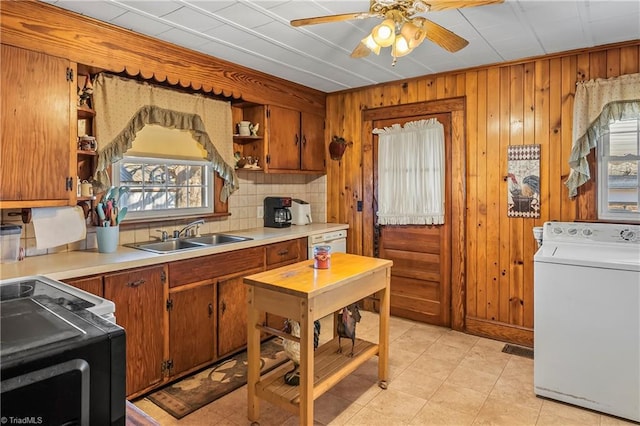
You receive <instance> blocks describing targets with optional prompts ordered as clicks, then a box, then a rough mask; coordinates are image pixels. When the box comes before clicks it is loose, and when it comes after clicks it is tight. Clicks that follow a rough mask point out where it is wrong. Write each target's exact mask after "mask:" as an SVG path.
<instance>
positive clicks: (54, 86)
mask: <svg viewBox="0 0 640 426" xmlns="http://www.w3.org/2000/svg"><path fill="white" fill-rule="evenodd" d="M1 49H2V50H1V58H0V64H1V72H0V87H2V96H1V99H2V100H1V105H2V106H1V110H2V114H1V115H0V116H1V120H2V121H1V125H0V128H2V143H1V144H0V158H2V167H1V168H0V182H2V185H1V186H0V208H7V207H9V208H10V207H37V206H64V205H71V204H73V201H75V193H76V192H75V188H76V187H75V182H76V179H75V172H74V171H73V168H74V167H75V159H74V155H75V145H74V143H73V141H72V136H71V132H70V129H71V124H72V123H73V122H75V119H76V118H75V82H72V81H67V70H68V69H70V68H71V64H70V62H69V61H68V60H65V59H60V58H56V57H52V56H48V55H45V54H42V53H37V52H32V51H29V50H24V49H19V48H16V47H12V46H7V45H4V44H3V45H2V47H1ZM72 96H73V97H72ZM72 99H73V100H74V101H72ZM72 112H73V115H72ZM74 133H75V131H74ZM72 147H73V151H72ZM72 177H73V181H72V182H71V187H68V186H67V179H68V178H72Z"/></svg>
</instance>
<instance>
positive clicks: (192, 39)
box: [159, 28, 212, 50]
mask: <svg viewBox="0 0 640 426" xmlns="http://www.w3.org/2000/svg"><path fill="white" fill-rule="evenodd" d="M159 36H161V37H162V39H163V40H166V41H168V42H170V43H173V44H176V45H178V46H185V47H188V48H190V49H194V50H195V49H196V48H197V47H199V46H202V45H203V44H205V43H212V41H211V40H209V39H207V38H205V37H201V36H198V35H196V34H193V33H190V32H187V31H184V30H181V29H179V28H172V29H170V30H168V31H165V32H163V33H161V34H159Z"/></svg>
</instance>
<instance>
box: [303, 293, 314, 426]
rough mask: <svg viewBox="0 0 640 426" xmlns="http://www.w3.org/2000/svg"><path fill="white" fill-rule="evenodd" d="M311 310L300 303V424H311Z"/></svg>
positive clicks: (305, 425)
mask: <svg viewBox="0 0 640 426" xmlns="http://www.w3.org/2000/svg"><path fill="white" fill-rule="evenodd" d="M313 320H314V318H313V312H312V309H311V307H310V306H309V305H308V304H307V302H306V301H303V302H302V303H301V305H300V424H301V425H303V426H310V425H313V373H314V372H313V367H314V366H313Z"/></svg>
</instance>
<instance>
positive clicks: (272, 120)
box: [233, 105, 326, 174]
mask: <svg viewBox="0 0 640 426" xmlns="http://www.w3.org/2000/svg"><path fill="white" fill-rule="evenodd" d="M233 121H234V137H233V140H234V151H235V152H236V153H237V154H238V155H237V156H239V157H240V158H241V161H240V162H239V164H238V166H239V167H240V168H244V169H246V170H260V171H264V172H266V173H316V174H322V173H325V170H326V165H325V144H324V117H321V116H318V115H314V114H310V113H307V112H301V111H297V110H293V109H288V108H282V107H277V106H273V105H268V106H267V105H243V106H236V107H234V108H233ZM240 121H248V122H250V123H251V125H252V126H255V125H256V124H257V125H258V126H257V127H258V131H257V132H256V134H252V135H249V136H246V135H240V134H238V133H239V129H238V123H239V122H240ZM256 161H257V165H256Z"/></svg>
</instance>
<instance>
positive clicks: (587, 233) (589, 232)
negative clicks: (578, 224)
mask: <svg viewBox="0 0 640 426" xmlns="http://www.w3.org/2000/svg"><path fill="white" fill-rule="evenodd" d="M582 235H584V236H585V237H590V236H591V235H593V231H592V230H591V228H584V229H583V230H582Z"/></svg>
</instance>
